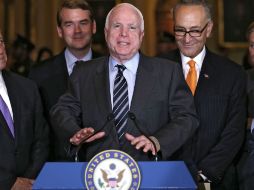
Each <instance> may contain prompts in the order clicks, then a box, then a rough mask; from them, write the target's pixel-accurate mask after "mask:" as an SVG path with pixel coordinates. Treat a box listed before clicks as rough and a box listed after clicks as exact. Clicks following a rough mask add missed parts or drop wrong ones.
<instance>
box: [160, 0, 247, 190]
mask: <svg viewBox="0 0 254 190" xmlns="http://www.w3.org/2000/svg"><path fill="white" fill-rule="evenodd" d="M173 11H174V12H173V16H174V34H175V39H176V43H177V46H178V49H177V50H174V51H171V52H169V53H168V54H166V55H162V56H161V57H164V58H167V59H170V60H173V61H176V62H179V63H180V64H181V66H182V69H183V74H184V77H185V79H186V82H187V84H188V85H189V88H190V90H191V91H192V94H193V96H194V101H195V105H196V109H197V113H198V115H199V119H200V125H199V129H198V131H197V132H196V133H195V135H194V136H193V137H192V138H191V139H190V140H189V141H188V143H186V145H184V146H183V148H182V149H181V150H180V151H179V152H178V154H176V155H175V156H176V157H175V158H176V159H184V160H185V161H186V163H187V165H188V167H189V169H190V171H191V172H192V174H193V176H194V178H195V179H197V181H198V182H202V183H204V182H207V183H208V184H206V185H207V186H210V185H211V187H212V189H224V190H227V189H228V190H233V189H234V188H236V186H234V183H233V182H234V180H235V179H234V178H233V176H234V170H235V167H234V160H235V159H236V155H237V153H238V152H239V149H240V147H241V145H242V142H243V139H244V130H245V129H244V128H245V127H244V126H245V116H246V113H245V112H246V108H245V96H246V92H245V90H246V89H245V88H246V87H245V86H246V76H245V73H244V71H243V69H242V68H241V66H240V65H237V64H236V63H234V62H232V61H230V60H229V59H227V58H224V57H221V56H219V55H216V54H214V53H212V52H211V51H209V50H208V48H207V47H206V45H205V43H206V39H207V38H208V37H210V34H211V31H212V27H213V22H212V17H211V11H210V7H209V5H208V4H207V3H206V1H204V0H181V1H180V2H178V3H177V4H176V5H175V7H174V9H173ZM235 181H236V180H235ZM209 183H210V184H209Z"/></svg>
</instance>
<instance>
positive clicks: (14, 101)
mask: <svg viewBox="0 0 254 190" xmlns="http://www.w3.org/2000/svg"><path fill="white" fill-rule="evenodd" d="M2 74H3V79H4V82H5V86H6V88H7V93H8V96H9V99H10V103H11V107H12V112H13V120H14V133H15V142H17V140H18V136H19V127H18V126H17V123H19V120H20V118H19V114H18V113H19V111H18V109H19V108H18V96H17V95H16V94H17V91H15V87H14V84H13V83H14V82H13V81H12V80H11V76H10V73H9V72H7V71H5V70H4V71H2ZM16 90H17V89H16ZM1 116H2V117H3V115H2V113H1ZM3 119H4V118H3ZM1 120H2V119H1ZM4 123H5V125H6V129H7V130H8V133H9V136H10V137H11V138H12V139H13V140H14V138H13V136H12V134H11V132H10V130H9V127H8V125H7V123H6V121H5V120H4Z"/></svg>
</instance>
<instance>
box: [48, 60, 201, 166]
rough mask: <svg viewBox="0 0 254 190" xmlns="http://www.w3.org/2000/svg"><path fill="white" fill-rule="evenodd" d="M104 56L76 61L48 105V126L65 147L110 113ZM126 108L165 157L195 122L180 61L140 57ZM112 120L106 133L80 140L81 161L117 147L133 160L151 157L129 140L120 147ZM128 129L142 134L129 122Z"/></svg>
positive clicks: (179, 144) (96, 126) (94, 126)
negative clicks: (89, 140) (65, 85)
mask: <svg viewBox="0 0 254 190" xmlns="http://www.w3.org/2000/svg"><path fill="white" fill-rule="evenodd" d="M108 62H109V59H108V57H102V58H99V59H95V60H91V61H89V62H86V63H85V64H80V65H77V66H76V67H75V68H74V71H73V74H72V75H71V77H70V85H69V88H68V92H67V93H66V94H64V95H63V96H62V97H61V98H60V99H59V102H58V103H57V104H56V105H55V106H54V107H53V108H52V110H51V116H52V119H51V120H52V124H53V127H54V130H55V132H56V134H57V135H58V136H59V138H61V139H63V141H64V142H65V143H66V145H68V144H69V139H70V137H72V136H73V135H74V134H75V133H76V132H77V131H79V130H80V129H81V128H84V127H88V126H90V127H93V128H94V129H95V130H98V129H99V128H100V127H101V126H103V124H104V123H105V122H106V121H107V116H108V115H109V114H110V113H112V105H111V100H110V89H109V88H110V87H109V70H108V64H109V63H108ZM130 111H131V112H132V113H134V114H135V115H136V121H137V123H138V125H139V127H140V128H141V129H142V131H144V132H145V133H146V134H147V135H149V136H150V135H153V136H155V137H156V138H157V139H158V140H159V142H160V146H161V152H162V159H165V160H166V159H168V158H169V157H170V156H171V155H172V154H173V152H175V151H176V150H177V149H178V148H179V147H180V146H181V145H182V144H183V143H184V142H185V141H186V140H187V139H188V138H189V137H190V136H191V135H192V134H193V132H194V131H195V130H196V128H197V125H198V120H197V118H196V112H195V108H194V103H193V98H192V96H191V93H190V91H189V90H188V88H187V86H186V83H185V82H184V79H183V77H182V75H181V70H180V67H179V65H177V64H176V63H173V62H170V61H168V60H164V59H158V58H149V57H146V56H144V55H141V57H140V61H139V66H138V69H137V75H136V82H135V89H134V93H133V98H132V102H131V107H130ZM113 123H114V122H113V121H111V122H108V124H107V125H106V127H105V128H104V131H105V133H106V136H105V137H104V138H102V139H99V140H96V141H94V142H92V143H88V144H84V145H83V147H82V148H83V149H82V151H81V155H80V158H81V161H88V160H90V159H91V158H92V157H93V156H94V155H95V154H97V153H99V152H100V151H103V150H106V149H118V150H119V149H120V150H123V151H125V152H126V153H128V154H130V155H131V156H132V157H133V158H134V159H135V160H149V157H148V155H147V154H145V153H143V151H142V150H136V149H135V148H134V147H133V146H132V145H130V143H129V142H127V141H125V142H124V143H123V145H122V146H120V145H119V141H118V137H117V132H116V129H115V127H114V124H113ZM127 132H128V133H130V134H133V135H134V136H140V135H141V133H140V131H139V130H138V129H137V128H136V127H135V125H134V123H133V121H132V120H130V119H128V121H127Z"/></svg>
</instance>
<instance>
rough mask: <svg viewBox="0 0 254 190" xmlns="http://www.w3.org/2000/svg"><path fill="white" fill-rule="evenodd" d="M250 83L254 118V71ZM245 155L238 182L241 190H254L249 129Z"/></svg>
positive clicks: (253, 149) (252, 136)
mask: <svg viewBox="0 0 254 190" xmlns="http://www.w3.org/2000/svg"><path fill="white" fill-rule="evenodd" d="M247 74H248V82H247V92H248V117H249V118H254V69H250V70H248V71H247ZM245 141H246V142H245V146H244V148H243V154H242V156H241V159H240V161H239V163H238V178H239V179H238V180H239V187H240V190H253V189H254V131H252V134H251V132H250V129H247V135H246V139H245Z"/></svg>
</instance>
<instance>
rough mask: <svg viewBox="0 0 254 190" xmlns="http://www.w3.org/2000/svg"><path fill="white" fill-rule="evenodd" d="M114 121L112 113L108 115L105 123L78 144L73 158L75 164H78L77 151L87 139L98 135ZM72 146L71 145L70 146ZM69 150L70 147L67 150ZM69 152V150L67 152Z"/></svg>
mask: <svg viewBox="0 0 254 190" xmlns="http://www.w3.org/2000/svg"><path fill="white" fill-rule="evenodd" d="M113 119H114V115H113V113H110V114H109V115H108V116H107V119H106V121H105V123H104V124H103V125H102V126H101V127H100V128H99V129H97V130H96V131H95V132H94V133H93V134H92V135H90V136H88V137H87V138H85V139H84V140H83V141H82V142H80V144H79V145H78V146H77V148H76V150H75V156H74V161H75V162H79V157H78V154H79V150H80V149H81V147H82V145H83V144H84V142H85V141H86V140H87V139H89V138H90V137H92V136H94V135H96V134H98V133H99V132H101V131H102V130H103V129H104V128H105V127H106V126H107V125H108V124H109V122H111V121H112V120H113ZM71 146H72V145H71ZM69 149H71V147H70V148H69ZM68 152H70V150H69V151H68ZM68 154H69V155H72V154H70V153H68Z"/></svg>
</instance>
